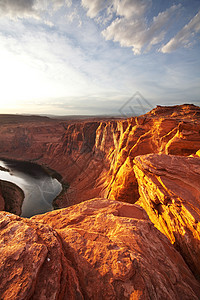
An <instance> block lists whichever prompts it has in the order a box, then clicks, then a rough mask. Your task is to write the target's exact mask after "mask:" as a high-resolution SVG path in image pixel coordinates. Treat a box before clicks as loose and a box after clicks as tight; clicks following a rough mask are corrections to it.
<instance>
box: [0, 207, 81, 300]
mask: <svg viewBox="0 0 200 300" xmlns="http://www.w3.org/2000/svg"><path fill="white" fill-rule="evenodd" d="M0 257H1V264H0V299H1V300H3V299H5V300H15V299H18V300H21V299H34V300H39V299H40V300H51V299H52V300H53V299H83V297H82V295H81V293H80V291H79V284H78V280H77V277H76V274H75V272H74V270H73V268H72V267H71V266H70V264H69V262H68V261H67V260H66V258H65V256H64V254H63V250H62V244H61V242H60V240H59V238H58V235H57V234H56V232H55V231H53V230H52V228H51V227H49V226H48V225H43V224H41V223H37V222H32V221H30V220H27V219H22V218H20V217H17V216H15V215H13V214H9V213H6V212H1V213H0ZM66 295H67V297H69V298H67V297H66ZM75 295H77V296H75Z"/></svg>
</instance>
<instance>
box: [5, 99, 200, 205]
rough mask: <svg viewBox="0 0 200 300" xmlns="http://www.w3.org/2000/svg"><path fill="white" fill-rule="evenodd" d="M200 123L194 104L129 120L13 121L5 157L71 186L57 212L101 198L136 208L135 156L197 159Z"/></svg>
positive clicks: (7, 134)
mask: <svg viewBox="0 0 200 300" xmlns="http://www.w3.org/2000/svg"><path fill="white" fill-rule="evenodd" d="M0 119H1V118H0ZM0 121H1V120H0ZM199 124H200V108H199V107H197V106H194V105H191V104H185V105H180V106H173V107H160V106H158V107H157V108H155V109H153V110H152V111H151V112H149V113H147V114H145V115H143V116H140V117H133V118H130V119H127V120H122V119H119V120H103V119H102V120H99V119H97V120H94V119H93V120H70V121H62V120H49V119H47V118H45V120H44V119H42V118H41V119H37V120H34V119H30V121H28V120H27V119H24V120H22V121H21V123H20V122H19V121H18V122H16V121H13V122H12V118H10V119H9V122H7V123H6V122H5V120H4V121H2V124H1V127H0V155H1V156H2V157H12V158H14V159H22V158H23V159H24V160H29V161H30V160H34V161H36V162H38V163H39V164H43V165H47V166H48V167H51V168H52V169H54V170H56V171H57V172H58V173H60V174H61V175H62V177H63V182H64V183H67V184H69V186H70V187H69V189H66V190H65V191H64V193H63V194H62V195H61V197H60V198H57V200H56V206H57V207H66V206H69V205H72V204H75V203H79V202H81V201H84V200H87V199H89V198H92V197H98V196H99V195H100V196H103V197H106V198H111V199H115V200H119V201H127V202H132V203H134V202H135V201H137V200H138V197H139V196H138V188H137V180H136V178H135V175H134V174H133V172H132V171H131V169H132V160H133V159H134V157H136V156H137V155H143V154H149V153H166V154H176V155H183V156H187V155H191V154H195V153H196V151H197V150H199V149H200V134H199V126H200V125H199ZM127 191H128V192H127Z"/></svg>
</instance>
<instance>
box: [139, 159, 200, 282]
mask: <svg viewBox="0 0 200 300" xmlns="http://www.w3.org/2000/svg"><path fill="white" fill-rule="evenodd" d="M134 162H135V166H134V171H135V174H136V177H137V179H138V184H139V191H140V195H141V198H140V201H139V204H140V205H141V206H142V207H143V208H144V209H145V210H146V212H147V213H148V215H149V217H150V219H151V221H152V222H153V223H154V224H155V226H156V227H157V228H158V229H159V230H160V231H161V232H162V233H164V234H165V235H166V236H167V237H168V239H169V240H170V241H171V243H172V244H174V246H175V247H176V249H177V250H178V251H180V253H181V254H182V256H183V257H184V259H185V261H186V262H187V264H188V265H189V266H190V268H191V270H192V271H193V273H194V274H195V275H196V276H197V278H200V265H199V257H200V180H199V178H200V159H199V158H196V157H181V156H174V155H165V154H149V155H144V156H138V157H136V158H135V160H134Z"/></svg>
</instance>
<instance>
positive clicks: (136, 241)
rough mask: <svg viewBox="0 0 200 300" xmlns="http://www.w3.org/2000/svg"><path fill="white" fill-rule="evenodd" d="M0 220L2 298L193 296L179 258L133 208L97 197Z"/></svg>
mask: <svg viewBox="0 0 200 300" xmlns="http://www.w3.org/2000/svg"><path fill="white" fill-rule="evenodd" d="M0 217H1V218H0V237H1V239H0V243H1V247H0V252H1V253H0V254H1V266H0V268H1V270H0V283H1V284H0V298H1V299H6V300H7V299H48V300H51V299H113V300H114V299H115V300H116V299H118V300H122V299H145V300H146V299H147V300H148V299H173V300H174V299H181V300H184V299H198V295H199V293H200V286H199V284H198V282H197V281H196V280H195V278H194V276H193V275H192V273H191V271H190V270H189V269H188V267H187V265H186V264H185V262H184V260H183V259H182V257H181V255H180V254H179V253H178V252H177V251H176V250H175V249H174V248H173V246H172V245H171V244H170V242H169V241H168V240H167V238H166V237H165V236H164V235H163V234H162V233H160V232H159V231H158V230H157V229H156V228H155V227H154V226H153V224H152V223H151V222H150V221H149V219H148V217H147V215H146V213H145V211H144V210H143V209H142V208H140V207H139V206H137V205H131V204H126V203H122V202H117V201H110V200H104V199H94V200H90V201H86V202H84V203H81V204H79V205H75V206H72V207H70V208H66V209H62V210H57V211H54V212H50V213H46V214H45V215H40V216H39V215H38V216H35V217H33V218H31V219H30V220H27V219H22V218H19V217H17V216H14V215H11V214H8V213H6V212H2V213H1V216H0Z"/></svg>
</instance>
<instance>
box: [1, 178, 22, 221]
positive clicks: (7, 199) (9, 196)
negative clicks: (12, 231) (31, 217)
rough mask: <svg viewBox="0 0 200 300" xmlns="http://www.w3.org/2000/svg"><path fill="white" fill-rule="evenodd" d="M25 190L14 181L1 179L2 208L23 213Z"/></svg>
mask: <svg viewBox="0 0 200 300" xmlns="http://www.w3.org/2000/svg"><path fill="white" fill-rule="evenodd" d="M23 200H24V192H23V191H22V189H21V188H20V187H18V186H17V185H16V184H14V183H12V182H8V181H5V180H0V210H6V211H8V212H11V213H13V214H16V215H20V214H21V208H22V204H23Z"/></svg>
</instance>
